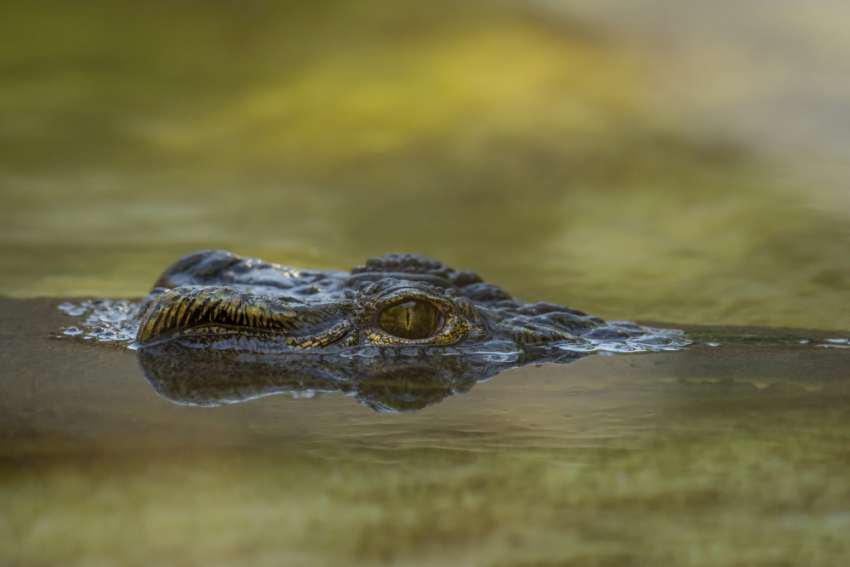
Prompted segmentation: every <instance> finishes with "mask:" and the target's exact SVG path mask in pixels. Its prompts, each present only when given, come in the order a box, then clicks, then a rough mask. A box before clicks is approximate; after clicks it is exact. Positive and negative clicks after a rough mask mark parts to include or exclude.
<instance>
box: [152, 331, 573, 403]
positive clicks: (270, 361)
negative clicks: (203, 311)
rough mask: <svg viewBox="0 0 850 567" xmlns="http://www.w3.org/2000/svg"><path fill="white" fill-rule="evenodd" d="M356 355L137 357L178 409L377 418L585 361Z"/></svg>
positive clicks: (181, 353)
mask: <svg viewBox="0 0 850 567" xmlns="http://www.w3.org/2000/svg"><path fill="white" fill-rule="evenodd" d="M367 354H368V356H364V355H363V353H359V354H350V353H348V354H340V353H335V354H305V353H293V354H263V355H253V354H246V353H239V352H234V351H210V350H207V349H197V348H191V347H186V346H183V345H180V344H177V343H164V344H161V345H157V346H153V347H148V348H144V349H141V350H139V351H137V355H138V359H139V364H140V365H141V367H142V372H143V373H144V376H145V379H146V380H147V381H148V383H149V384H150V385H151V387H152V388H153V390H154V391H155V392H156V393H157V394H159V395H160V396H162V397H163V398H165V399H167V400H169V401H172V402H174V403H177V404H181V405H195V406H218V405H223V404H232V403H237V402H245V401H249V400H253V399H255V398H260V397H264V396H271V395H274V394H281V393H289V394H291V395H293V396H295V397H310V396H313V395H314V394H316V393H325V392H334V391H340V392H342V393H344V394H346V395H353V396H355V397H356V398H357V401H359V402H360V403H361V404H364V405H366V406H368V407H369V408H370V409H372V410H373V411H375V412H380V413H396V412H411V411H418V410H421V409H423V408H426V407H428V406H430V405H433V404H436V403H439V402H440V401H442V400H443V399H445V398H447V397H449V396H451V395H454V394H465V393H466V392H468V391H469V390H470V389H472V387H473V386H474V385H475V384H476V383H478V382H482V381H485V380H489V379H490V378H492V377H493V376H495V375H496V374H499V373H500V372H503V371H505V370H509V369H511V368H517V367H520V366H525V365H526V364H542V363H550V364H566V363H569V362H572V361H574V360H578V359H579V358H582V357H584V356H586V355H587V353H584V352H570V351H564V350H559V349H536V350H529V351H520V352H509V353H475V354H457V353H447V352H446V351H445V350H438V349H433V350H419V349H392V348H385V349H381V350H378V349H372V352H369V353H367Z"/></svg>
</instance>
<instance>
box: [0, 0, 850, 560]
mask: <svg viewBox="0 0 850 567" xmlns="http://www.w3.org/2000/svg"><path fill="white" fill-rule="evenodd" d="M849 17H850V14H848V12H847V9H846V8H845V7H843V6H842V5H840V4H838V3H833V2H828V1H826V0H823V1H818V2H810V3H802V2H795V1H793V0H780V1H776V2H773V3H771V5H770V6H769V7H768V6H767V4H766V3H747V4H746V5H738V4H736V3H731V2H725V1H724V2H714V3H707V2H702V3H701V2H694V3H690V4H688V5H687V6H685V5H679V4H678V3H674V2H672V1H668V0H645V1H642V2H639V3H632V4H629V5H628V6H624V5H622V4H621V3H614V2H594V3H585V2H581V1H565V2H548V1H541V2H533V3H532V2H523V3H514V2H495V3H494V2H476V1H469V2H442V1H432V2H427V3H426V2H412V1H410V2H408V1H401V2H385V1H383V0H369V1H359V2H354V1H352V2H342V1H332V0H328V1H323V2H313V3H310V4H309V5H308V4H304V3H294V2H262V1H259V0H248V1H235V0H233V1H230V0H215V1H210V2H203V3H201V2H193V1H190V2H180V3H177V2H166V1H164V0H163V1H159V0H157V1H153V2H147V3H144V4H141V3H140V4H134V3H128V2H119V1H106V0H95V1H92V2H86V3H74V4H71V3H60V2H56V1H46V0H45V1H32V2H18V1H11V2H3V3H0V295H1V296H5V297H2V298H0V392H2V394H0V406H2V410H0V424H2V427H1V428H0V435H2V436H3V437H0V439H2V443H0V563H4V564H10V565H55V564H63V565H150V564H162V565H169V564H173V565H210V564H212V565H246V564H250V565H263V564H270V565H280V564H291V565H328V564H333V565H379V564H380V565H384V564H404V565H418V564H422V565H426V564H452V565H528V566H530V565H535V566H544V565H545V566H550V565H600V566H601V565H611V566H613V565H617V566H620V565H623V566H625V565H704V566H712V567H713V566H722V565H730V566H731V565H740V566H743V565H748V566H749V565H771V566H779V565H801V566H802V565H806V566H812V565H835V566H839V565H845V564H847V562H848V558H850V548H848V543H847V542H848V541H850V540H848V538H847V537H846V534H847V533H850V474H848V473H850V460H849V459H848V449H847V447H848V440H850V430H848V421H847V415H848V409H850V406H848V404H850V398H848V387H850V382H848V379H850V376H848V368H850V366H849V365H848V362H850V360H848V356H850V354H848V352H850V350H848V349H845V348H842V347H843V346H845V344H844V343H825V342H824V341H825V338H826V337H830V338H850V310H848V309H847V306H848V305H850V263H849V262H848V261H847V258H848V253H850V236H848V234H849V233H848V227H850V199H848V193H847V190H846V186H847V180H848V179H850V169H848V168H847V164H848V163H850V156H848V155H847V152H846V148H847V147H848V145H847V142H848V141H850V140H849V138H850V136H848V132H850V127H848V126H847V123H846V116H848V115H850V114H848V112H850V109H848V108H847V100H850V66H848V63H847V58H846V56H845V54H846V52H847V50H848V49H850V45H848V43H847V42H848V40H847V35H846V22H847V21H850V20H848V18H849ZM200 248H225V249H229V250H232V251H234V252H237V253H240V254H245V255H254V256H259V257H261V258H264V259H267V260H271V261H275V262H279V263H282V264H290V265H295V266H299V267H304V268H320V269H330V268H333V269H347V268H349V267H350V266H352V265H354V264H357V263H361V262H362V261H363V260H364V259H365V258H366V257H367V256H369V255H377V254H382V253H385V252H391V251H405V252H418V253H423V254H427V255H430V256H433V257H436V258H438V259H440V260H441V261H443V262H444V263H446V264H448V265H452V266H455V267H457V268H462V269H472V270H475V271H477V272H478V273H480V274H481V275H482V276H483V277H484V278H485V279H486V280H488V281H492V282H494V283H497V284H499V285H502V286H503V287H504V288H505V289H507V290H509V291H510V292H512V293H514V294H515V295H517V296H518V297H520V298H522V299H525V300H529V301H532V300H547V301H553V302H557V303H561V304H566V305H570V306H573V307H577V308H580V309H583V310H586V311H588V312H590V313H592V314H594V315H598V316H601V317H604V318H611V319H631V320H642V321H665V322H672V323H675V324H678V325H686V324H697V325H761V326H770V327H797V328H808V329H826V330H829V331H831V334H830V333H829V332H824V331H805V332H803V331H800V332H797V331H795V333H799V336H800V337H812V338H819V339H822V340H821V343H822V344H823V345H827V344H829V345H830V348H824V346H816V345H815V344H813V343H808V344H800V343H799V341H797V342H796V343H794V342H793V341H786V340H783V341H779V340H777V339H776V338H775V337H774V338H764V336H765V335H771V332H769V331H766V330H764V329H760V330H755V331H753V333H755V335H756V337H755V338H752V337H750V338H749V339H746V340H745V339H742V337H741V336H740V329H731V330H730V329H728V328H726V327H723V328H720V327H717V328H714V329H711V330H710V333H712V334H711V337H714V338H712V339H710V340H712V341H716V342H719V343H720V344H721V346H719V347H710V346H706V345H705V344H700V345H697V346H694V347H692V348H690V349H689V350H685V351H681V352H674V353H653V354H644V355H636V356H621V355H618V356H610V357H609V356H590V357H587V358H585V359H582V360H579V361H576V362H574V363H571V364H569V365H566V366H555V365H551V366H543V367H541V368H535V367H524V368H521V369H516V370H511V371H508V372H506V373H503V374H500V375H499V376H497V377H496V378H494V379H492V380H490V381H488V382H484V383H479V384H477V385H476V386H475V387H474V388H473V389H472V390H471V391H470V392H469V393H466V394H463V395H455V396H452V397H449V398H448V399H445V400H443V401H442V402H441V403H439V404H437V405H435V406H432V407H431V408H428V409H426V410H424V411H422V412H418V413H413V414H400V415H385V414H376V413H373V412H371V411H369V410H368V409H367V408H366V407H365V406H363V405H359V404H358V403H357V402H356V400H355V399H353V398H352V397H346V396H343V395H341V394H339V393H334V394H328V395H325V396H319V397H317V398H314V399H309V400H305V399H298V400H295V399H292V398H291V397H287V396H285V395H278V396H270V397H266V398H262V399H259V400H255V401H252V402H247V403H241V404H234V405H231V406H227V407H220V408H194V407H183V406H178V405H175V404H173V403H171V402H169V401H168V400H166V399H163V398H161V397H158V396H157V395H156V394H155V393H154V391H153V390H152V389H151V388H150V387H149V386H148V384H147V383H146V382H145V381H144V379H143V377H142V374H141V371H140V369H139V367H138V364H137V362H136V360H135V357H134V355H133V354H132V353H130V352H126V351H118V350H114V349H109V348H100V349H98V348H94V347H90V346H88V345H81V344H76V343H72V342H68V341H57V340H53V339H49V338H48V336H49V335H50V334H51V333H54V332H55V331H56V330H57V329H58V328H59V327H60V326H62V325H66V324H67V316H65V315H63V314H62V313H61V312H59V311H58V310H56V309H55V305H58V304H59V303H60V300H58V299H45V300H32V299H25V300H24V298H34V297H40V296H47V297H49V298H59V297H128V298H133V297H139V296H141V295H143V294H145V293H147V291H148V290H149V288H150V285H151V284H152V282H153V281H154V280H155V279H156V277H157V276H158V275H159V273H160V272H161V271H162V270H163V269H164V268H165V267H166V266H167V265H169V264H170V263H171V262H173V261H174V260H175V259H176V258H177V257H179V256H180V255H182V254H185V253H187V252H191V251H193V250H196V249H200ZM10 298H17V299H10ZM730 333H731V334H730ZM774 334H775V333H774ZM708 336H709V335H705V337H708ZM795 336H796V335H795ZM708 340H709V339H706V340H704V341H703V343H705V342H707V341H708Z"/></svg>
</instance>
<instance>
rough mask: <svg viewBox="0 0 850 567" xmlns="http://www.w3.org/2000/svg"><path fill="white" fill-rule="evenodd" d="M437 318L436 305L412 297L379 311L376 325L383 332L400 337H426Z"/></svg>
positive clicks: (432, 329)
mask: <svg viewBox="0 0 850 567" xmlns="http://www.w3.org/2000/svg"><path fill="white" fill-rule="evenodd" d="M437 319H439V316H438V313H437V308H436V307H434V306H433V305H432V304H431V303H429V302H427V301H421V300H419V299H412V300H410V301H405V302H404V303H396V304H395V305H391V306H389V307H387V308H386V309H384V310H383V311H381V315H380V316H379V317H378V325H380V327H381V329H383V330H384V331H385V332H387V333H389V334H391V335H394V336H396V337H399V338H402V339H427V338H428V337H430V336H431V333H433V332H434V327H436V326H437Z"/></svg>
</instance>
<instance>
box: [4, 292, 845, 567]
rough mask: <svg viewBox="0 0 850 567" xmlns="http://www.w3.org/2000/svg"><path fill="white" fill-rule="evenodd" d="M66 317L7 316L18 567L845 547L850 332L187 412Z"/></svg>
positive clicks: (826, 556)
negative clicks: (431, 398)
mask: <svg viewBox="0 0 850 567" xmlns="http://www.w3.org/2000/svg"><path fill="white" fill-rule="evenodd" d="M59 303H60V301H59V300H48V301H43V300H39V301H33V300H28V301H15V300H3V304H2V307H3V310H4V313H5V314H6V316H7V318H6V322H5V323H4V325H5V327H6V328H7V329H8V328H12V329H16V332H15V333H7V334H6V335H5V336H4V338H3V347H4V350H3V358H2V361H3V362H2V364H3V366H2V372H3V376H4V380H3V388H2V393H3V395H2V397H0V399H2V402H0V403H2V411H0V416H2V417H0V420H2V421H0V423H2V430H3V432H4V436H5V437H4V442H3V444H2V462H3V477H2V478H3V481H2V482H3V489H2V491H0V509H2V510H3V522H2V523H0V535H2V541H3V542H4V544H3V545H2V547H0V549H2V554H3V557H4V561H6V562H9V563H11V564H24V565H26V564H57V563H61V564H64V565H90V564H122V565H137V564H138V565H141V564H151V563H159V564H166V565H171V564H173V565H187V564H188V565H202V564H256V565H263V564H266V563H269V564H278V563H280V562H284V563H290V562H293V563H296V564H303V565H314V564H315V565H327V564H340V565H370V564H376V565H377V564H386V563H390V564H404V565H408V564H410V565H419V564H423V565H428V564H438V563H440V564H445V563H446V562H448V563H452V564H471V565H529V564H531V565H535V564H565V565H573V564H575V565H586V564H603V565H629V564H652V565H655V564H657V565H669V564H675V565H713V566H717V565H740V564H741V560H742V557H746V561H747V564H750V565H776V564H783V562H784V564H788V565H841V564H843V563H844V561H845V560H846V558H847V557H848V554H850V548H848V540H847V538H846V537H845V534H846V533H847V530H848V528H850V515H848V513H847V506H848V503H850V483H848V480H847V479H848V478H850V476H848V474H850V464H848V461H847V458H846V456H847V442H848V440H849V439H850V428H849V427H848V423H847V419H846V416H847V412H848V410H850V382H848V380H847V370H846V369H847V368H848V362H850V358H848V357H850V352H848V350H847V349H846V348H822V346H817V345H831V346H833V347H834V346H844V344H843V343H835V342H829V340H828V339H846V338H847V335H846V334H845V336H844V337H840V336H837V335H836V334H835V333H832V334H824V333H823V332H815V331H809V332H803V334H789V333H787V332H786V333H780V332H776V331H770V330H762V331H761V332H758V330H756V329H749V330H742V329H718V328H713V329H711V332H712V334H711V335H710V336H711V337H714V338H717V337H723V338H721V339H717V340H720V341H721V345H720V346H718V347H711V346H706V345H696V346H693V347H690V348H689V349H688V350H684V351H678V352H667V353H648V354H636V355H615V356H596V355H591V356H588V357H586V358H583V359H581V360H577V361H574V362H572V363H570V364H568V365H565V366H562V365H544V366H541V367H535V366H526V367H523V368H518V369H515V370H509V371H507V372H504V373H501V374H499V375H497V376H495V377H494V378H492V379H490V380H489V381H487V382H483V383H479V384H477V385H475V386H474V387H473V388H471V389H470V390H469V391H468V392H466V393H462V394H457V395H453V396H450V397H447V398H445V399H443V400H442V401H440V402H439V403H437V404H436V405H432V406H430V407H428V408H426V409H424V410H422V411H418V412H412V413H400V414H394V413H374V412H373V411H372V410H371V409H369V407H368V406H367V405H363V404H359V403H357V400H356V399H355V398H354V397H353V396H345V395H342V394H340V393H339V392H336V393H326V394H322V393H316V394H315V395H314V396H312V397H310V396H299V397H293V396H290V395H288V394H286V393H283V394H279V395H271V396H267V397H261V398H258V399H254V400H252V401H246V402H243V403H233V404H229V405H224V406H219V407H192V406H185V405H178V404H175V403H174V400H169V399H167V398H165V397H161V396H159V395H158V394H157V393H156V391H155V390H154V389H153V388H151V387H150V386H149V384H148V383H147V382H146V381H145V379H144V378H143V375H142V372H141V370H140V368H139V365H138V363H137V361H136V355H135V353H133V352H132V351H127V350H119V349H114V348H109V347H106V346H104V345H95V346H91V344H90V343H87V344H81V343H79V342H72V341H68V340H57V339H51V338H48V335H50V334H51V333H52V332H53V331H54V330H55V329H56V327H57V325H59V324H61V323H63V322H66V321H67V316H66V315H64V314H62V313H61V312H60V311H59V310H57V309H56V308H55V307H56V305H58V304H59ZM692 333H693V335H692V336H694V337H695V338H697V339H698V340H708V338H707V337H709V334H708V330H707V329H694V330H692ZM724 333H725V335H724ZM732 336H737V337H738V339H737V340H734V341H733V340H731V337H732ZM802 336H807V337H809V341H810V342H809V343H806V344H801V343H800V341H801V340H803V339H801V338H800V337H802ZM700 337H703V338H702V339H700Z"/></svg>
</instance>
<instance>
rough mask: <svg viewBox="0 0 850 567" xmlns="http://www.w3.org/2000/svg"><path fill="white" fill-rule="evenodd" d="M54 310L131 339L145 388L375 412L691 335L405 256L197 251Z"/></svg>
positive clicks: (660, 346) (193, 399)
mask: <svg viewBox="0 0 850 567" xmlns="http://www.w3.org/2000/svg"><path fill="white" fill-rule="evenodd" d="M61 308H63V309H64V310H65V311H67V312H68V313H69V314H72V315H81V314H83V312H85V311H86V310H87V309H91V310H92V312H91V314H90V316H89V318H88V320H87V322H86V323H84V324H82V325H81V326H82V327H84V328H85V327H88V329H89V334H88V335H87V336H86V337H84V338H97V339H98V340H101V341H105V340H126V339H128V338H129V337H130V336H135V338H136V343H135V347H136V348H137V350H138V357H139V362H140V364H141V366H142V370H143V372H144V374H145V377H146V378H147V380H148V382H149V383H150V384H151V386H152V387H153V388H154V390H155V391H156V392H158V393H159V394H160V395H161V396H163V397H165V398H167V399H170V400H171V401H174V402H177V403H181V404H192V405H220V404H226V403H232V402H238V401H245V400H249V399H253V398H257V397H261V396H265V395H270V394H275V393H281V392H289V393H292V394H294V395H311V394H312V393H315V392H326V391H335V390H340V391H343V392H345V393H350V394H353V395H356V396H357V398H358V399H359V400H360V401H361V402H362V403H364V404H366V405H368V406H369V407H371V408H372V409H373V410H375V411H412V410H417V409H421V408H423V407H425V406H427V405H431V404H433V403H436V402H438V401H440V400H441V399H443V398H445V397H446V396H449V395H452V394H453V393H462V392H466V391H468V390H469V389H470V388H471V387H472V386H473V385H474V384H475V383H476V382H479V381H481V380H486V379H488V378H490V377H492V376H494V375H496V374H497V373H499V372H501V371H503V370H506V369H508V368H515V367H518V366H522V365H525V364H529V363H558V364H563V363H566V362H571V361H573V360H576V359H577V358H581V357H582V356H585V355H586V354H587V353H588V352H592V351H596V350H607V351H620V352H622V351H629V352H635V351H648V350H666V349H678V348H681V347H682V346H683V345H684V344H686V343H687V341H686V340H684V339H683V338H682V336H681V334H678V333H677V332H669V331H667V332H665V331H658V330H654V329H647V328H643V327H639V326H637V325H634V324H632V323H622V322H608V323H606V322H605V321H602V320H601V319H598V318H596V317H591V316H588V315H585V314H584V313H582V312H580V311H576V310H575V309H570V308H569V307H563V306H560V305H554V304H551V303H533V304H531V303H524V302H522V301H519V300H517V299H514V298H513V297H511V296H510V295H509V294H508V293H506V292H505V291H504V290H502V289H501V288H499V287H497V286H495V285H493V284H488V283H485V282H483V281H482V280H481V278H479V277H478V276H477V275H476V274H474V273H472V272H461V271H457V270H453V269H451V268H447V267H445V266H443V265H442V264H440V263H439V262H437V261H435V260H431V259H429V258H425V257H423V256H418V255H414V254H389V255H386V256H383V257H381V258H372V259H370V260H369V261H367V262H366V264H365V265H364V266H358V267H355V268H354V269H353V270H352V271H351V273H348V272H337V271H312V270H297V269H294V268H287V267H281V266H279V265H277V264H270V263H268V262H263V261H262V260H257V259H255V258H242V257H239V256H236V255H234V254H230V253H228V252H222V251H202V252H196V253H194V254H190V255H188V256H185V257H183V258H181V259H180V260H178V261H177V262H176V263H175V264H174V265H173V266H171V267H170V268H168V270H166V271H165V273H164V274H163V275H162V276H161V277H160V278H159V280H158V281H157V282H156V284H155V286H154V289H153V291H152V292H151V294H150V295H148V296H147V297H146V298H145V299H144V300H143V301H142V303H141V304H133V303H128V302H117V303H112V302H108V301H101V302H87V303H85V304H84V305H83V306H81V307H75V306H73V305H71V304H65V305H63V306H61ZM65 333H66V334H71V335H77V334H82V333H83V331H81V330H79V329H77V328H76V327H71V328H69V329H68V330H66V331H65ZM131 333H132V334H131Z"/></svg>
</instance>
